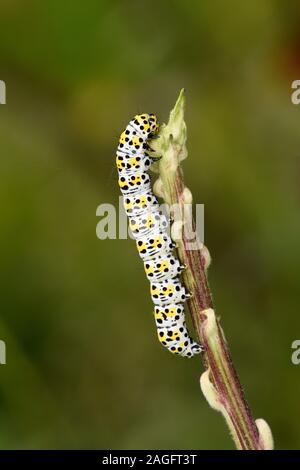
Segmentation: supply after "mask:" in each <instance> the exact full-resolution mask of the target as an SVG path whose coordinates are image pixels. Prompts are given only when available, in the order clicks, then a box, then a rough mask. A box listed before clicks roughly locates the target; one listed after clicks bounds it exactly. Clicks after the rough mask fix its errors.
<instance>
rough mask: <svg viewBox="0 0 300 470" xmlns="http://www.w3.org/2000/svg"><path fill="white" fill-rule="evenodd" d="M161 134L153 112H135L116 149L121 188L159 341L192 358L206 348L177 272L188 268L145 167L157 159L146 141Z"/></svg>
mask: <svg viewBox="0 0 300 470" xmlns="http://www.w3.org/2000/svg"><path fill="white" fill-rule="evenodd" d="M157 132H158V122H157V118H156V116H155V115H154V114H141V115H137V116H135V117H134V118H133V119H132V120H131V121H130V122H129V124H128V125H127V127H126V129H125V130H124V132H123V133H122V134H121V136H120V140H119V146H118V150H117V157H116V162H117V169H118V173H119V186H120V189H121V192H122V194H123V203H124V208H125V211H126V213H127V216H128V218H129V226H130V228H131V232H132V234H133V236H134V238H135V239H136V245H137V249H138V253H139V255H140V257H141V258H142V260H143V263H144V268H145V272H146V276H147V278H148V280H149V281H150V292H151V297H152V300H153V303H154V318H155V322H156V327H157V335H158V339H159V341H160V343H161V344H162V345H163V346H165V347H166V348H167V349H168V350H169V351H171V352H172V353H175V354H179V355H181V356H184V357H192V356H194V355H195V354H198V353H200V352H201V351H202V347H201V346H200V345H199V344H197V343H196V342H195V341H194V340H193V339H192V338H191V337H190V336H189V333H188V331H187V327H186V324H185V314H184V308H183V305H182V304H183V303H184V302H185V301H186V299H188V298H189V297H190V294H189V293H187V292H186V290H185V288H184V287H183V285H182V284H181V282H180V280H179V279H178V276H179V275H180V273H181V271H182V270H183V269H184V267H183V266H181V264H180V262H179V260H178V259H177V258H176V257H175V256H174V253H173V250H174V247H175V244H174V243H173V241H172V240H171V238H170V237H169V235H168V233H167V228H168V224H169V223H168V221H167V219H166V217H165V216H164V215H163V214H162V213H161V212H160V211H159V204H158V201H157V199H156V197H155V196H154V194H153V193H152V189H151V182H150V176H149V175H148V173H147V171H148V169H149V167H150V166H151V164H152V163H153V162H154V161H155V160H157V158H156V157H153V156H151V152H150V150H151V149H150V147H149V145H148V139H151V138H153V136H155V134H156V133H157Z"/></svg>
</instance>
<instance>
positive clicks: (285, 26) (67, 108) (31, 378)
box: [0, 0, 300, 449]
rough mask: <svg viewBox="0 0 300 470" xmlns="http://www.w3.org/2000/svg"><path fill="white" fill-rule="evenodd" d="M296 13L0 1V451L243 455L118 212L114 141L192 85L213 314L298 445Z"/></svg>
mask: <svg viewBox="0 0 300 470" xmlns="http://www.w3.org/2000/svg"><path fill="white" fill-rule="evenodd" d="M299 20H300V7H299V3H298V2H296V1H295V2H293V1H290V2H282V1H280V0H278V1H276V0H274V1H272V0H253V1H251V2H250V1H248V2H240V1H238V0H236V1H232V0H231V1H228V0H226V1H225V0H224V1H222V0H215V1H213V2H212V1H208V0H203V1H201V2H199V1H196V0H189V1H186V2H184V1H182V0H181V1H179V0H171V1H168V2H160V1H157V0H154V1H152V2H151V3H149V2H146V1H144V0H138V1H137V0H131V1H124V0H123V1H113V0H86V1H85V2H81V1H79V0H72V1H70V0H66V1H64V2H62V1H59V0H44V1H39V0H35V1H34V0H1V2H0V79H2V80H5V81H6V85H7V104H6V105H1V106H0V152H1V159H0V207H1V212H0V213H1V222H0V223H1V230H0V259H1V269H0V276H1V282H0V290H1V297H0V298H1V303H0V305H1V317H0V339H2V340H4V341H5V342H6V345H7V364H6V365H2V366H0V448H2V449H6V448H9V449H12V448H46V449H53V448H74V449H76V448H90V449H91V448H111V449H114V448H122V449H130V448H148V449H155V448H171V449H176V448H177V449H178V448H180V449H183V448H185V449H231V448H233V444H232V442H231V439H230V438H229V436H228V432H227V430H226V428H225V424H224V422H223V420H222V418H221V416H219V415H218V414H217V413H216V412H214V411H213V410H211V409H210V408H209V407H208V405H207V403H206V402H205V400H204V398H203V396H202V395H201V393H200V390H199V385H198V379H199V375H200V372H201V370H202V368H201V365H200V364H199V361H198V360H197V359H195V360H191V361H188V360H184V359H180V358H177V357H173V356H171V355H170V354H169V353H168V352H167V351H166V350H164V349H163V348H162V347H161V346H160V345H159V344H158V342H157V340H156V334H155V328H154V321H153V318H152V314H151V311H152V306H151V301H150V296H149V293H148V285H147V281H146V279H145V276H144V274H143V267H142V264H141V262H140V260H139V258H138V256H137V253H136V251H135V246H134V243H133V242H132V241H131V240H118V239H116V240H102V241H101V240H99V239H97V237H96V224H97V222H98V221H99V218H97V217H96V208H97V206H98V205H99V204H101V203H104V202H106V203H112V204H116V205H117V204H118V197H119V190H118V187H117V181H116V170H115V165H114V154H115V148H116V145H117V139H118V136H119V134H120V131H121V130H122V128H123V127H124V125H125V124H126V123H127V121H128V120H129V118H130V117H131V116H132V115H133V114H135V113H137V112H143V111H150V112H155V113H157V114H158V115H159V118H160V120H161V121H166V120H167V118H168V113H169V110H170V109H171V107H172V106H173V104H174V102H175V100H176V98H177V94H178V92H179V90H180V88H182V87H185V88H186V97H187V109H186V121H187V126H188V148H189V158H188V159H187V160H186V161H185V162H184V171H185V178H186V182H187V184H188V186H189V187H190V188H191V190H192V192H193V195H194V201H195V202H198V203H204V204H205V242H206V244H207V245H208V247H209V249H210V251H211V255H212V258H213V263H212V266H211V268H210V270H209V278H210V284H211V288H212V290H213V293H214V299H215V304H216V308H217V313H218V314H219V315H220V316H221V317H222V324H223V327H224V330H225V332H226V336H227V339H228V341H229V344H230V347H231V350H232V353H233V357H234V361H235V364H236V366H237V369H238V371H239V374H240V377H241V380H242V383H243V385H244V388H245V390H246V395H247V398H248V400H249V402H250V404H251V407H252V410H253V413H254V415H255V417H263V418H265V419H266V420H267V421H268V422H269V424H270V426H271V427H272V430H273V433H274V437H275V444H276V447H277V448H281V449H296V448H299V443H300V427H299V419H300V410H299V387H300V365H299V366H295V365H293V364H292V363H291V353H292V350H291V343H292V341H293V340H295V339H299V338H300V316H299V279H300V252H299V235H300V219H299V210H300V192H299V177H300V164H299V153H300V132H299V119H300V107H297V106H295V105H293V104H292V103H291V82H292V81H293V80H295V79H300V34H299Z"/></svg>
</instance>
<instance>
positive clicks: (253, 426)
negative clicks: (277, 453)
mask: <svg viewBox="0 0 300 470" xmlns="http://www.w3.org/2000/svg"><path fill="white" fill-rule="evenodd" d="M184 103H185V98H184V91H183V90H182V91H181V93H180V95H179V98H178V100H177V103H176V105H175V107H174V109H173V110H172V111H171V114H170V119H169V122H168V124H167V125H163V126H162V128H161V131H160V135H159V137H160V138H159V139H157V140H156V141H153V143H152V147H153V148H154V150H155V152H157V153H158V154H161V155H162V156H163V158H162V159H161V161H160V163H159V166H158V170H159V179H158V180H157V181H156V184H155V190H156V192H157V194H158V195H159V196H162V197H163V198H164V200H165V202H166V203H167V204H168V206H169V207H170V211H171V216H172V218H173V220H174V223H173V225H172V228H171V234H172V237H173V239H174V238H175V241H176V243H177V250H178V256H179V259H180V260H181V262H182V263H183V264H185V265H186V267H187V269H186V271H185V272H184V274H183V281H184V284H185V286H186V288H187V290H188V291H189V292H191V293H192V294H193V296H192V298H191V299H190V300H189V301H188V305H189V310H190V313H191V317H192V321H193V325H194V328H195V330H196V333H197V336H198V339H199V342H200V343H201V344H202V345H203V346H204V347H205V351H204V352H203V354H202V360H203V365H204V367H205V369H206V371H205V372H204V373H203V374H202V376H201V379H200V384H201V388H202V391H203V393H204V395H205V397H206V399H207V400H208V402H209V404H210V405H211V406H212V407H213V408H215V409H217V410H218V411H220V412H221V413H222V414H223V416H224V417H225V420H226V422H227V425H228V427H229V430H230V433H231V435H232V437H233V440H234V442H235V445H236V447H237V448H238V449H241V450H265V449H272V447H273V440H272V434H271V431H270V428H269V427H268V425H267V423H266V422H265V421H264V420H257V421H255V420H254V418H253V416H252V413H251V411H250V408H249V406H248V404H247V401H246V399H245V395H244V392H243V389H242V386H241V384H240V381H239V378H238V375H237V372H236V370H235V368H234V365H233V362H232V358H231V354H230V351H229V348H228V345H227V342H226V339H225V336H224V333H223V331H222V329H221V326H220V323H219V321H218V319H217V318H216V316H215V312H214V305H213V300H212V294H211V291H210V288H209V284H208V279H207V272H206V271H207V267H208V265H209V262H210V257H209V252H208V250H207V248H206V247H205V246H204V245H203V244H202V243H201V242H200V241H199V239H198V238H197V235H196V234H195V233H194V232H195V230H194V229H195V222H194V220H193V218H192V217H191V216H188V215H187V211H186V205H187V204H191V203H192V195H191V193H190V191H189V190H188V188H186V187H185V184H184V179H183V172H182V168H181V166H180V162H181V160H183V159H184V158H186V156H187V150H186V146H185V142H186V125H185V122H184ZM188 214H190V212H189V213H188ZM178 227H179V230H178ZM191 240H193V243H192V247H191Z"/></svg>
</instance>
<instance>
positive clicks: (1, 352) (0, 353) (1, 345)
mask: <svg viewBox="0 0 300 470" xmlns="http://www.w3.org/2000/svg"><path fill="white" fill-rule="evenodd" d="M4 364H6V344H5V342H4V341H2V340H0V365H4Z"/></svg>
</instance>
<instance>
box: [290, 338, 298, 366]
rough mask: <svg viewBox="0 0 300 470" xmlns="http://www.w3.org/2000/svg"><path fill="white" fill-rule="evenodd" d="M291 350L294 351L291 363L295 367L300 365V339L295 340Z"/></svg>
mask: <svg viewBox="0 0 300 470" xmlns="http://www.w3.org/2000/svg"><path fill="white" fill-rule="evenodd" d="M291 348H292V349H294V351H293V353H292V356H291V361H292V363H293V364H294V365H295V366H298V365H299V364H300V339H295V340H294V341H293V342H292V345H291Z"/></svg>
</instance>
